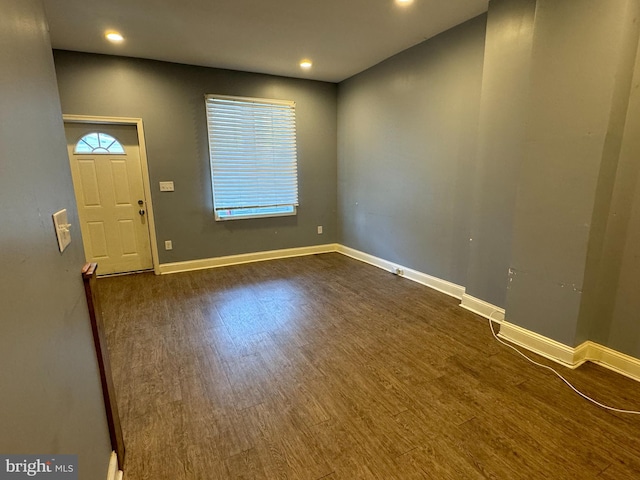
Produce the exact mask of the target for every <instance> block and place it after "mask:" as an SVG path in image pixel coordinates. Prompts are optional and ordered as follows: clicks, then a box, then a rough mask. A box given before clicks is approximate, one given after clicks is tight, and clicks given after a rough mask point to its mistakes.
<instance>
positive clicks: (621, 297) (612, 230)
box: [581, 2, 640, 357]
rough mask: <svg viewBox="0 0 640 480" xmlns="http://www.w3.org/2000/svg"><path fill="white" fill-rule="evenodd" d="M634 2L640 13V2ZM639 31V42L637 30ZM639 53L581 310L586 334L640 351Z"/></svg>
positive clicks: (639, 353)
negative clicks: (591, 286)
mask: <svg viewBox="0 0 640 480" xmlns="http://www.w3.org/2000/svg"><path fill="white" fill-rule="evenodd" d="M634 3H635V5H633V7H634V8H635V13H636V15H637V14H638V10H639V9H640V5H639V4H638V3H640V2H634ZM629 17H630V18H632V17H633V16H632V15H629ZM635 35H636V38H635V40H636V43H637V35H638V32H637V30H636V32H635ZM634 54H635V68H634V74H633V81H632V83H631V93H630V96H629V101H628V104H627V105H628V109H627V115H626V124H625V126H624V135H623V137H622V142H621V149H620V157H619V161H618V164H617V171H616V172H615V175H614V176H613V178H615V184H614V189H613V192H612V197H611V201H610V204H609V205H610V209H609V211H608V212H606V214H607V215H608V216H607V224H606V233H605V238H604V240H603V246H602V252H601V255H600V257H599V265H598V266H599V267H600V268H598V269H597V270H595V271H594V272H593V273H594V275H596V276H597V277H596V278H597V280H598V282H597V283H596V285H597V286H598V287H599V288H598V289H596V291H595V293H596V294H597V296H596V297H595V302H594V303H595V305H584V312H582V311H581V313H584V315H585V316H586V315H587V314H589V315H588V316H587V319H588V320H589V321H588V322H583V323H586V324H585V327H586V329H585V328H583V330H584V332H583V333H582V334H583V336H587V337H589V338H590V339H592V340H594V341H596V342H598V343H601V344H604V345H608V346H609V347H611V348H613V349H615V350H618V351H622V352H626V353H628V354H631V355H633V356H635V357H640V325H639V324H638V321H637V318H638V311H640V295H638V284H640V262H638V259H639V258H640V191H639V189H638V174H639V171H640V161H638V159H639V158H640V135H638V132H640V45H638V47H637V49H636V50H635V52H634ZM592 283H593V282H592ZM589 307H592V308H589ZM594 307H595V308H594Z"/></svg>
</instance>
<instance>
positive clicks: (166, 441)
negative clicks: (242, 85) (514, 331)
mask: <svg viewBox="0 0 640 480" xmlns="http://www.w3.org/2000/svg"><path fill="white" fill-rule="evenodd" d="M98 286H99V289H100V294H101V301H102V306H103V309H104V319H105V323H106V328H107V338H108V343H109V347H110V352H111V361H112V365H113V369H114V372H113V373H114V379H115V384H116V392H117V395H118V404H119V408H120V413H121V416H122V424H123V430H124V437H125V443H126V447H127V464H126V465H125V480H143V479H149V480H151V479H152V480H164V479H166V480H180V479H190V480H191V479H193V480H200V479H201V480H211V479H232V478H233V479H308V480H316V479H324V480H335V479H345V480H351V479H385V480H390V479H427V478H433V479H475V478H493V479H541V478H544V479H578V478H580V479H592V478H595V479H601V480H602V479H615V480H624V479H638V478H640V418H638V417H637V416H636V417H633V416H623V415H621V414H614V413H610V412H607V411H604V410H601V409H599V408H598V407H596V406H593V405H591V404H589V403H587V402H586V401H584V400H582V399H581V398H579V397H578V396H577V395H575V394H574V393H572V392H571V391H570V390H569V389H568V388H567V387H566V386H565V385H564V384H563V383H562V382H561V381H560V380H559V379H557V378H556V377H555V376H553V375H552V374H551V373H549V372H547V371H545V370H543V369H539V368H537V367H535V366H533V365H531V364H529V363H528V362H526V361H525V360H524V359H522V358H520V357H519V356H517V354H515V353H514V352H512V351H511V350H509V349H507V348H505V347H503V346H502V345H500V344H498V343H497V342H495V340H494V339H493V337H492V336H491V333H490V331H489V328H488V325H487V322H486V320H484V319H482V318H480V317H478V316H475V315H474V314H472V313H470V312H467V311H465V310H464V309H462V308H460V307H459V306H458V303H459V302H458V301H457V300H455V299H453V298H450V297H448V296H446V295H443V294H440V293H438V292H435V291H433V290H431V289H429V288H427V287H424V286H421V285H419V284H416V283H413V282H411V281H409V280H406V279H403V278H401V277H397V276H394V275H392V274H390V273H387V272H384V271H382V270H380V269H377V268H375V267H372V266H369V265H366V264H363V263H360V262H358V261H355V260H352V259H350V258H347V257H344V256H342V255H340V254H325V255H315V256H309V257H299V258H292V259H286V260H277V261H269V262H261V263H254V264H247V265H238V266H233V267H225V268H217V269H211V270H205V271H198V272H191V273H183V274H175V275H168V276H154V275H152V274H140V275H131V276H123V277H114V278H105V279H100V280H99V282H98ZM536 358H538V359H539V357H536ZM547 363H549V362H547ZM562 371H563V373H566V374H567V376H568V377H569V378H570V379H571V380H573V381H575V383H576V385H577V386H579V387H580V388H582V389H584V390H585V391H586V392H587V393H588V394H591V395H594V396H597V398H598V399H600V400H601V401H604V402H609V403H612V404H616V405H617V406H619V407H622V408H632V409H638V408H640V384H638V383H637V382H634V381H632V380H629V379H627V378H625V377H623V376H620V375H617V374H614V373H612V372H609V371H607V370H605V369H602V368H600V367H598V366H595V365H592V364H587V365H585V366H583V367H581V368H579V369H578V370H576V371H570V370H567V369H562Z"/></svg>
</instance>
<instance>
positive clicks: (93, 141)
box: [65, 123, 153, 275]
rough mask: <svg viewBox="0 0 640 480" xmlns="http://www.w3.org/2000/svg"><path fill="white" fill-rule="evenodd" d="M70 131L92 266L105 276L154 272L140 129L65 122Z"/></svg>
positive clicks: (69, 142)
mask: <svg viewBox="0 0 640 480" xmlns="http://www.w3.org/2000/svg"><path fill="white" fill-rule="evenodd" d="M65 132H66V135H67V147H68V151H69V161H70V164H71V175H72V177H73V186H74V190H75V194H76V201H77V204H78V215H79V217H80V230H81V232H82V242H83V244H84V250H85V255H86V258H87V262H95V263H97V264H98V273H99V274H101V275H105V274H109V273H124V272H134V271H138V270H148V269H151V268H153V262H152V260H151V242H150V239H149V224H148V222H147V215H146V199H145V195H144V187H143V182H142V169H141V163H140V148H139V146H138V134H137V130H136V127H135V126H133V125H100V124H95V125H94V124H87V123H65Z"/></svg>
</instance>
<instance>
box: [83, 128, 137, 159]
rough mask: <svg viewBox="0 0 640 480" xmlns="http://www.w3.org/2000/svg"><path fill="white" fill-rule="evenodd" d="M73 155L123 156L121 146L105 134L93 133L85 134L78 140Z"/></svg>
mask: <svg viewBox="0 0 640 480" xmlns="http://www.w3.org/2000/svg"><path fill="white" fill-rule="evenodd" d="M73 153H97V154H99V155H105V154H116V155H118V154H120V155H122V154H124V153H125V152H124V148H122V144H121V143H120V142H119V141H118V140H116V139H115V138H113V137H112V136H111V135H107V134H106V133H100V132H93V133H87V134H86V135H85V136H84V137H82V138H81V139H80V140H78V143H76V148H75V149H74V150H73Z"/></svg>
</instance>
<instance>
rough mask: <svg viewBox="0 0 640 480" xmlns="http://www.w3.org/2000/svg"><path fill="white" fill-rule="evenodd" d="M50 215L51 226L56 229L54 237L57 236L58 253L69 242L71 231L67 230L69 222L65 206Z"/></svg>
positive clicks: (62, 250)
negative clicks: (51, 218)
mask: <svg viewBox="0 0 640 480" xmlns="http://www.w3.org/2000/svg"><path fill="white" fill-rule="evenodd" d="M52 216H53V226H54V228H55V231H56V237H57V238H58V248H59V249H60V253H62V252H64V249H65V248H67V247H68V246H69V244H70V243H71V232H70V230H69V229H70V227H71V224H70V223H69V220H68V219H67V210H66V209H65V208H63V209H62V210H60V211H59V212H56V213H54V214H53V215H52Z"/></svg>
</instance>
